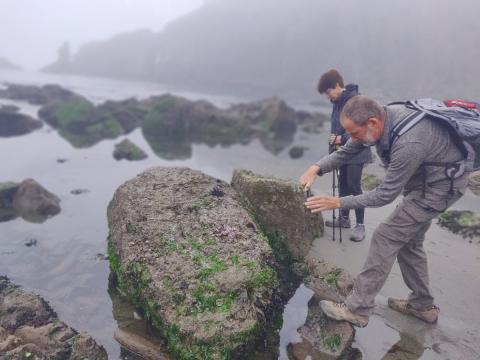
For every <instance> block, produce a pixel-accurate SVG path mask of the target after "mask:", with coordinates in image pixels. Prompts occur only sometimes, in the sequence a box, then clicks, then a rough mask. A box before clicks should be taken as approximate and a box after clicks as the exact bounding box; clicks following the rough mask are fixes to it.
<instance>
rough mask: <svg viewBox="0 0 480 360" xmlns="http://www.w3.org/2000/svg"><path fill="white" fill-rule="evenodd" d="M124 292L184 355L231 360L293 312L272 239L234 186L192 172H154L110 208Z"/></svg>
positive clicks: (113, 252)
mask: <svg viewBox="0 0 480 360" xmlns="http://www.w3.org/2000/svg"><path fill="white" fill-rule="evenodd" d="M108 223H109V229H110V234H109V260H110V266H111V269H112V271H113V273H114V274H115V276H116V279H117V286H118V288H119V289H120V290H121V291H122V292H123V293H124V294H125V295H127V296H128V297H129V299H130V300H131V301H133V302H134V303H135V304H137V306H140V307H141V308H142V309H143V310H144V312H145V314H146V317H147V319H149V320H150V321H151V322H152V323H153V324H154V325H155V326H156V327H157V328H158V329H159V330H160V332H161V333H162V335H163V337H164V338H165V340H166V343H167V349H168V351H169V352H170V353H171V354H173V355H174V356H176V357H178V358H183V357H186V356H187V355H188V358H191V359H203V358H205V357H206V356H207V355H205V354H208V358H212V359H219V358H227V357H228V356H229V354H238V353H239V352H244V353H242V355H244V354H245V352H248V350H249V346H248V344H249V343H251V341H253V340H255V339H257V338H258V337H259V336H260V335H261V334H262V332H263V329H264V327H265V323H267V322H268V319H271V317H272V316H273V314H274V313H275V312H276V311H278V310H279V309H281V307H282V306H283V301H284V300H283V299H282V297H281V294H280V293H278V275H277V270H276V269H277V268H276V261H275V259H274V257H273V254H272V251H271V249H270V247H269V245H268V242H267V240H266V238H265V237H264V236H263V234H262V233H261V232H260V230H259V229H257V227H256V225H255V223H254V222H253V219H252V218H251V216H250V215H249V213H248V212H247V211H246V210H245V209H244V208H243V207H242V206H241V202H240V199H239V196H238V195H237V193H236V192H235V191H234V190H233V189H232V188H231V186H229V185H228V184H226V183H224V182H222V181H220V180H216V179H214V178H211V177H209V176H206V175H204V174H202V173H200V172H198V171H193V170H190V169H186V168H153V169H150V170H147V171H145V172H144V173H142V174H140V175H138V176H137V177H136V178H135V179H133V180H131V181H128V182H126V183H125V184H123V185H122V186H120V187H119V188H118V189H117V191H116V192H115V194H114V197H113V199H112V201H111V203H110V205H109V207H108Z"/></svg>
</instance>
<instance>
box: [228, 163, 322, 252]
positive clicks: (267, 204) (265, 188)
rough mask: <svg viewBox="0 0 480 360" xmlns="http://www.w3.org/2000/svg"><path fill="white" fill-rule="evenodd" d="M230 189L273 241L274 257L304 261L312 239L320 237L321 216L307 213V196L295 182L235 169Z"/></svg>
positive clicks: (271, 243)
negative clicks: (239, 197)
mask: <svg viewBox="0 0 480 360" xmlns="http://www.w3.org/2000/svg"><path fill="white" fill-rule="evenodd" d="M232 186H233V187H234V189H235V190H236V191H237V192H238V193H239V194H240V196H241V198H242V201H243V202H244V203H245V205H246V206H247V208H248V209H250V211H251V212H252V214H254V216H255V218H256V220H257V222H258V223H259V225H260V226H261V228H262V230H263V231H264V232H265V233H266V234H268V235H269V238H271V239H276V241H275V242H273V241H271V242H270V245H271V246H272V248H273V249H274V251H276V252H277V253H278V256H277V257H280V258H284V259H285V260H286V259H287V258H288V257H290V256H291V257H292V258H293V259H294V260H297V261H298V260H303V259H304V257H305V256H306V255H307V254H308V252H309V250H310V246H311V244H312V242H313V239H314V238H316V237H319V236H321V235H322V234H323V230H324V225H323V218H322V215H321V213H317V214H312V213H311V212H310V211H308V210H307V208H306V207H305V205H304V203H305V200H306V197H305V194H304V193H303V191H302V189H301V188H300V186H299V185H298V183H296V182H293V181H287V180H283V179H279V178H275V177H269V176H262V175H258V174H255V173H253V172H251V171H248V170H236V171H235V172H234V174H233V177H232Z"/></svg>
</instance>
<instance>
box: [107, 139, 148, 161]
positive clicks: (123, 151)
mask: <svg viewBox="0 0 480 360" xmlns="http://www.w3.org/2000/svg"><path fill="white" fill-rule="evenodd" d="M113 157H114V158H115V160H122V159H126V160H130V161H136V160H143V159H145V158H146V157H147V154H146V153H145V152H144V151H143V150H142V149H140V148H139V147H138V146H137V145H135V144H134V143H132V142H131V141H130V140H128V139H125V140H122V141H121V142H119V143H118V144H115V150H114V151H113Z"/></svg>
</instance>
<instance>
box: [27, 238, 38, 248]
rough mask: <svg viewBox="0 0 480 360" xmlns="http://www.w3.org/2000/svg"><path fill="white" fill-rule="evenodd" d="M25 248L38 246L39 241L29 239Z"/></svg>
mask: <svg viewBox="0 0 480 360" xmlns="http://www.w3.org/2000/svg"><path fill="white" fill-rule="evenodd" d="M25 246H28V247H31V246H37V239H28V240H27V241H25Z"/></svg>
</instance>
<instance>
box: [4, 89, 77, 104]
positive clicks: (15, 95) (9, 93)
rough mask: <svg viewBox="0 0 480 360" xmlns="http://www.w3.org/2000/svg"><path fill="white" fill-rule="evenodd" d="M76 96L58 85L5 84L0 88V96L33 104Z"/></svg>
mask: <svg viewBox="0 0 480 360" xmlns="http://www.w3.org/2000/svg"><path fill="white" fill-rule="evenodd" d="M75 96H77V95H76V94H75V93H74V92H73V91H70V90H67V89H65V88H63V87H61V86H59V85H54V84H49V85H44V86H34V85H18V84H7V87H6V89H0V97H2V98H6V99H10V100H19V101H27V102H29V103H30V104H33V105H46V104H48V103H51V102H55V101H57V102H58V101H67V100H70V99H71V98H73V97H75Z"/></svg>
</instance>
